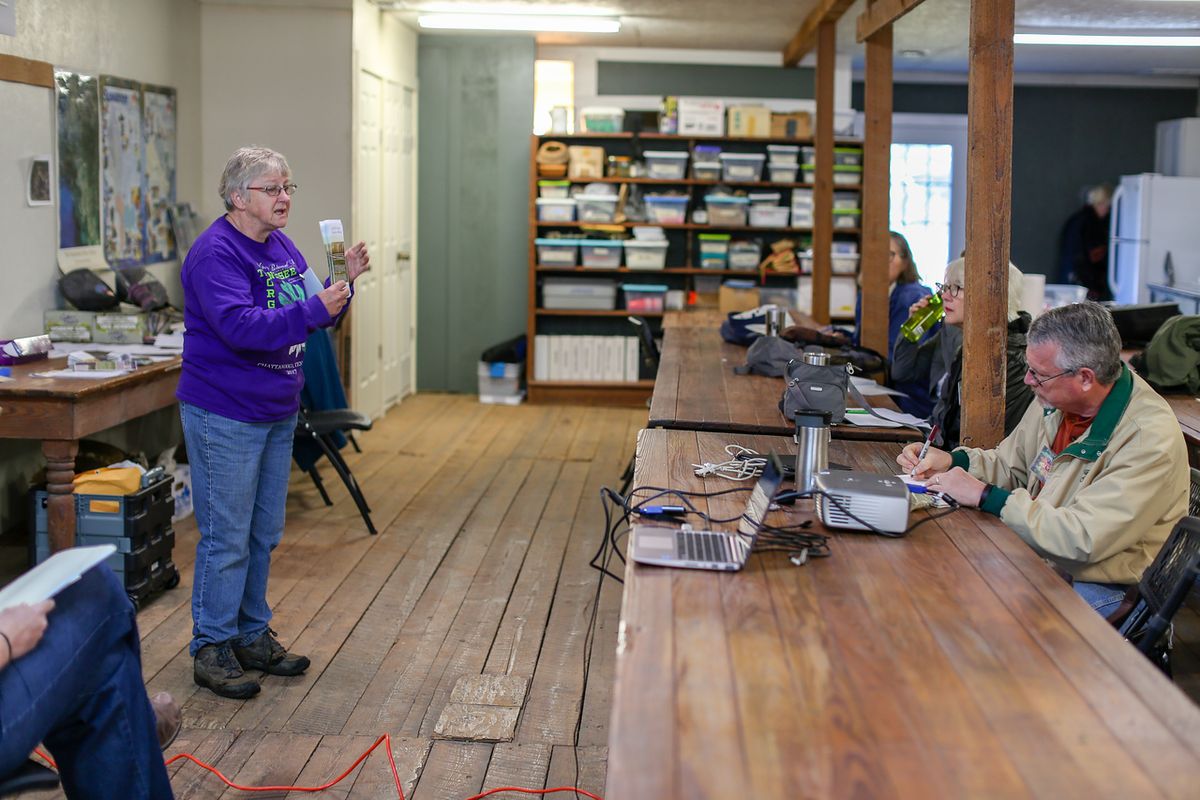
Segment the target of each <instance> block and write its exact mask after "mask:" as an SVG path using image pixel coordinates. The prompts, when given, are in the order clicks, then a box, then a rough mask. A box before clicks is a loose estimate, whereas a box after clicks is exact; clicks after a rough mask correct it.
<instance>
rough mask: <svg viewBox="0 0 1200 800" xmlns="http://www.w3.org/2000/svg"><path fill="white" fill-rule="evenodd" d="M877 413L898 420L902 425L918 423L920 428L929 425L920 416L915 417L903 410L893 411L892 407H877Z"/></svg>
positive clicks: (894, 420) (893, 420)
mask: <svg viewBox="0 0 1200 800" xmlns="http://www.w3.org/2000/svg"><path fill="white" fill-rule="evenodd" d="M875 413H876V414H878V415H879V416H881V417H883V418H884V419H889V420H891V421H892V422H898V423H900V424H901V425H916V426H917V427H918V428H928V427H929V423H928V422H926V421H925V420H923V419H921V418H920V417H914V416H913V415H912V414H905V413H904V412H903V411H893V410H892V409H890V408H876V409H875ZM877 421H878V420H877Z"/></svg>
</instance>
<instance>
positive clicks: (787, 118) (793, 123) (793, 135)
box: [771, 111, 812, 139]
mask: <svg viewBox="0 0 1200 800" xmlns="http://www.w3.org/2000/svg"><path fill="white" fill-rule="evenodd" d="M771 138H772V139H811V138H812V115H811V114H809V113H808V112H807V111H791V112H788V113H786V114H780V113H775V114H772V115H771Z"/></svg>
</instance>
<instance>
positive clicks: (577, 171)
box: [567, 145, 604, 180]
mask: <svg viewBox="0 0 1200 800" xmlns="http://www.w3.org/2000/svg"><path fill="white" fill-rule="evenodd" d="M567 154H568V157H569V159H570V160H569V164H570V166H569V167H568V170H567V174H568V176H569V177H570V178H571V180H577V179H579V178H603V177H604V148H603V147H581V146H579V145H571V146H570V147H568V148H567Z"/></svg>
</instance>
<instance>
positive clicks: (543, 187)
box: [537, 181, 571, 200]
mask: <svg viewBox="0 0 1200 800" xmlns="http://www.w3.org/2000/svg"><path fill="white" fill-rule="evenodd" d="M537 185H538V197H546V198H549V199H551V200H561V199H563V198H567V197H570V196H571V182H570V181H538V184H537Z"/></svg>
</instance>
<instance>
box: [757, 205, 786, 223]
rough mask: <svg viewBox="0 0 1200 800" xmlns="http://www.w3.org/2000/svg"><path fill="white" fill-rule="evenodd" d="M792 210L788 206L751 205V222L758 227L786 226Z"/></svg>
mask: <svg viewBox="0 0 1200 800" xmlns="http://www.w3.org/2000/svg"><path fill="white" fill-rule="evenodd" d="M790 212H791V209H789V208H788V207H787V206H758V205H752V206H750V224H751V225H753V226H754V227H756V228H786V227H787V224H788V215H789V213H790Z"/></svg>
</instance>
